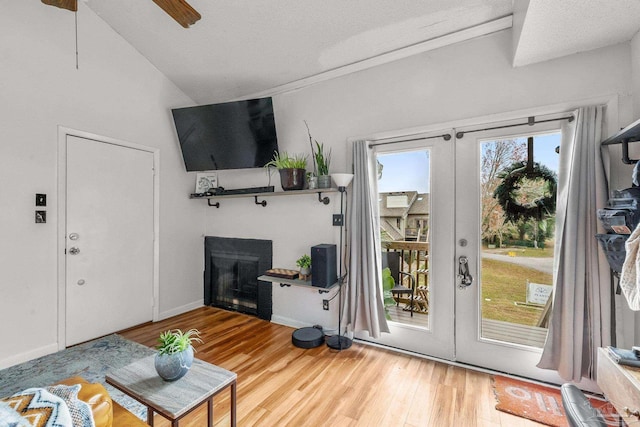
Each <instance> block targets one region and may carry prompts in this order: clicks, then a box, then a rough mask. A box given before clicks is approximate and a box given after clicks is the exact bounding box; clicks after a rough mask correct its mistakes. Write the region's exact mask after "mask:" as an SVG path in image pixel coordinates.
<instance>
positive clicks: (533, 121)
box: [456, 116, 574, 139]
mask: <svg viewBox="0 0 640 427" xmlns="http://www.w3.org/2000/svg"><path fill="white" fill-rule="evenodd" d="M559 120H568V121H569V123H571V122H572V121H573V120H574V117H573V116H569V117H560V118H557V119H546V120H537V121H536V118H535V117H534V116H530V117H529V119H528V120H527V123H518V124H514V125H502V126H494V127H490V128H484V129H474V130H468V131H459V132H456V138H458V139H460V138H462V137H464V134H465V133H473V132H483V131H485V130H494V129H505V128H512V127H516V126H524V125H529V126H533V125H535V124H538V123H548V122H557V121H559Z"/></svg>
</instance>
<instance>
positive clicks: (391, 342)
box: [358, 131, 455, 360]
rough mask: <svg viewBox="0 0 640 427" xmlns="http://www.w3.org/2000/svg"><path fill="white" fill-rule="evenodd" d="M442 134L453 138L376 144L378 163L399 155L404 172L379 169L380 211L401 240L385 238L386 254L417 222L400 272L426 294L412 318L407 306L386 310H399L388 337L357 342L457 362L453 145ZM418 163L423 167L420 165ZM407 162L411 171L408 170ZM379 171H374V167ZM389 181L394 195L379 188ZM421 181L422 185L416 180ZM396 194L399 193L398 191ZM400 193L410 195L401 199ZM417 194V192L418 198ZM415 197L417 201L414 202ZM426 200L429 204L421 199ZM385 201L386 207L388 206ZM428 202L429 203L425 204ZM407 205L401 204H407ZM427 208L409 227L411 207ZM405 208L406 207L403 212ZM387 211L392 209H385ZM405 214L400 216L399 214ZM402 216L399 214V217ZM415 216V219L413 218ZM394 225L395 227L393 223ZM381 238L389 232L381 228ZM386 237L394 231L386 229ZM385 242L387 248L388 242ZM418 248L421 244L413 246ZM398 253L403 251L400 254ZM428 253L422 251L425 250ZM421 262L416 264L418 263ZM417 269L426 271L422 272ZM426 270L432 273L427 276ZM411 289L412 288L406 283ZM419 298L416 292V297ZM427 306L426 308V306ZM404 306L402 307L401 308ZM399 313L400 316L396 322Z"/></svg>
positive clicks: (391, 323) (427, 137)
mask: <svg viewBox="0 0 640 427" xmlns="http://www.w3.org/2000/svg"><path fill="white" fill-rule="evenodd" d="M442 134H448V135H451V134H452V132H451V131H447V132H438V133H437V134H435V135H434V134H425V135H422V136H421V137H417V136H414V137H412V138H410V139H411V140H407V141H403V140H402V139H400V138H399V139H398V140H397V141H386V142H385V143H383V144H378V145H375V144H374V152H375V155H376V159H377V161H378V162H384V161H385V160H384V157H385V156H389V155H390V156H392V157H395V156H400V157H398V158H397V159H396V160H397V162H398V163H399V164H400V165H399V169H402V170H401V171H395V172H394V171H393V170H392V169H391V164H388V165H387V166H384V168H383V169H382V171H380V170H379V174H380V179H379V181H378V182H379V185H378V187H379V188H378V192H379V195H380V200H381V202H380V203H382V204H383V206H381V214H380V216H381V218H380V219H381V222H385V221H386V222H387V223H388V225H389V226H391V227H392V228H393V226H394V224H393V223H395V225H396V226H397V227H395V228H396V229H397V230H395V231H396V234H397V236H395V237H394V236H389V235H387V236H383V251H385V248H384V247H385V246H386V247H391V248H392V250H396V248H395V247H393V245H394V244H395V243H397V242H394V240H404V239H403V237H402V236H400V235H399V234H398V232H400V233H404V231H406V228H407V227H409V228H411V227H414V226H415V224H416V221H419V224H420V226H419V228H420V231H421V232H422V231H423V232H422V233H420V232H418V234H420V235H421V237H420V238H418V237H417V236H416V239H417V241H416V242H412V243H410V244H401V246H399V247H398V248H401V247H403V246H402V245H404V249H402V250H403V251H404V252H403V255H402V257H401V258H402V261H401V262H402V263H403V267H402V268H401V270H405V271H406V270H409V271H411V274H412V275H413V276H414V278H415V280H416V281H417V287H419V288H420V291H421V292H422V296H421V298H422V299H421V300H420V304H418V303H417V302H415V306H416V312H415V313H413V314H411V312H410V310H409V311H408V310H407V308H406V304H407V303H406V302H403V303H400V304H398V307H395V304H394V306H392V307H388V308H387V310H388V311H391V310H395V313H392V314H391V318H392V320H391V321H389V328H390V330H391V333H390V334H382V336H381V338H379V339H377V340H373V339H372V338H370V337H368V336H367V335H365V334H363V335H359V336H358V338H361V339H366V340H369V341H374V342H376V343H379V344H382V345H386V346H390V347H394V348H400V349H403V350H407V351H411V352H416V353H420V354H426V355H430V356H434V357H439V358H443V359H448V360H452V359H453V358H454V334H453V328H454V316H453V312H454V286H453V259H454V247H453V238H452V237H453V235H452V232H453V229H454V225H455V221H454V219H455V215H454V213H455V212H454V201H455V200H454V197H453V193H454V184H453V183H454V170H455V168H454V166H455V162H454V154H453V153H454V149H453V148H454V146H453V143H452V141H451V140H448V141H447V140H445V139H444V138H443V137H442V136H440V135H442ZM416 162H419V163H418V164H417V165H416ZM408 163H411V164H412V166H411V167H409V166H408ZM374 167H376V166H374ZM382 179H384V180H388V179H391V181H393V190H391V191H385V189H384V188H381V185H382V184H381V180H382ZM415 179H418V181H414V180H415ZM395 190H398V194H396V191H395ZM400 193H406V194H407V197H403V196H402V194H400ZM415 193H418V195H417V196H415ZM414 196H415V197H414ZM421 197H424V199H425V200H422V201H420V200H418V199H420V198H421ZM384 200H386V204H385V202H384ZM425 201H427V202H426V203H425ZM405 202H406V204H403V203H405ZM409 205H411V206H418V205H420V206H425V205H426V206H427V211H425V212H421V213H420V215H418V216H417V217H418V218H417V219H415V220H414V223H412V224H409V225H406V220H407V217H408V214H407V213H408V212H409V211H411V206H409ZM403 206H404V207H403ZM387 207H389V209H387ZM385 210H393V211H394V212H395V214H394V215H395V216H394V217H393V218H390V216H387V217H386V218H385V215H386V214H385V212H384V211H385ZM400 211H401V212H400ZM398 212H400V213H398ZM409 216H411V215H409ZM389 222H391V223H389ZM381 228H382V230H381V233H383V234H384V233H385V230H384V228H385V227H384V226H382V224H381ZM414 228H415V227H414ZM387 232H388V233H393V231H392V230H391V229H390V228H388V229H387ZM385 241H386V243H385ZM415 243H417V244H418V245H415ZM420 245H423V246H426V247H427V250H426V252H427V254H426V255H427V256H428V258H427V259H428V261H427V262H425V258H424V254H423V253H421V254H420V255H416V254H417V251H416V250H414V249H413V248H414V247H415V246H420ZM399 250H400V249H399ZM422 252H424V251H422ZM418 258H420V260H419V261H418V262H412V260H413V261H416V259H418ZM416 269H419V270H420V271H422V273H418V272H417V271H416ZM427 270H428V272H427ZM405 284H406V285H408V283H405ZM417 296H418V294H417V293H416V297H417ZM424 304H428V307H425V306H424ZM403 306H404V307H403ZM396 313H397V314H398V316H400V317H397V316H396Z"/></svg>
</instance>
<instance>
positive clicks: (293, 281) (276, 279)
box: [258, 275, 338, 294]
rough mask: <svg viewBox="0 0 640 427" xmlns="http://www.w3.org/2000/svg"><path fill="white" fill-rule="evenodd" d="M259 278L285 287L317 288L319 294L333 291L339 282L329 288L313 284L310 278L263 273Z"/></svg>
mask: <svg viewBox="0 0 640 427" xmlns="http://www.w3.org/2000/svg"><path fill="white" fill-rule="evenodd" d="M258 280H262V281H264V282H271V283H280V287H281V288H284V287H285V286H302V287H306V288H313V289H317V290H318V293H319V294H326V293H329V292H330V291H331V289H333V288H335V287H336V286H338V282H336V283H334V284H333V285H331V286H329V287H328V288H319V287H317V286H313V285H312V284H311V281H310V280H299V279H285V278H283V277H274V276H266V275H262V276H259V277H258Z"/></svg>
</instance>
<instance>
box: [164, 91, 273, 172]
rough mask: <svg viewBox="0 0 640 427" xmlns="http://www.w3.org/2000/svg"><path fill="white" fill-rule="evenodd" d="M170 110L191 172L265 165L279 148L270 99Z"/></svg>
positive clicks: (183, 155) (185, 162) (186, 164)
mask: <svg viewBox="0 0 640 427" xmlns="http://www.w3.org/2000/svg"><path fill="white" fill-rule="evenodd" d="M171 112H172V113H173V120H174V122H175V126H176V131H177V133H178V140H179V141H180V148H181V149H182V157H183V159H184V164H185V166H186V168H187V171H189V172H191V171H208V170H221V169H246V168H257V167H262V166H264V165H265V164H267V163H269V161H270V160H271V159H272V158H273V153H274V151H277V149H278V138H277V136H276V124H275V119H274V115H273V103H272V100H271V98H260V99H250V100H246V101H235V102H225V103H221V104H212V105H202V106H198V107H188V108H176V109H173V110H171Z"/></svg>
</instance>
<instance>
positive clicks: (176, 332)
mask: <svg viewBox="0 0 640 427" xmlns="http://www.w3.org/2000/svg"><path fill="white" fill-rule="evenodd" d="M193 342H199V343H200V344H202V340H201V339H200V331H198V330H197V329H189V330H188V331H187V332H182V331H181V330H180V329H172V330H170V331H165V332H163V333H161V334H160V338H158V345H157V346H156V350H158V354H161V355H162V354H166V355H169V354H176V353H181V352H183V351H185V350H187V349H188V348H189V347H192V343H193ZM194 351H195V349H194Z"/></svg>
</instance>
